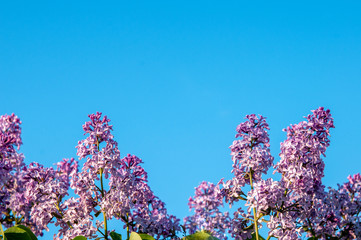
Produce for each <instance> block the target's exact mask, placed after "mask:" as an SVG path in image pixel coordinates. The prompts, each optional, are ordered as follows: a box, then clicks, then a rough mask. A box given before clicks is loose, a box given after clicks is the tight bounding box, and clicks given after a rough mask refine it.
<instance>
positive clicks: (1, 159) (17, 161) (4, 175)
mask: <svg viewBox="0 0 361 240" xmlns="http://www.w3.org/2000/svg"><path fill="white" fill-rule="evenodd" d="M20 124H21V121H20V119H19V118H18V117H17V116H15V115H14V114H11V115H10V116H9V115H3V116H1V117H0V184H6V182H7V181H9V178H10V177H11V174H10V172H12V171H15V170H18V169H20V168H21V167H22V166H24V162H23V161H24V156H23V155H22V154H20V153H18V152H17V151H16V149H18V150H19V149H20V145H21V144H22V141H21V127H20Z"/></svg>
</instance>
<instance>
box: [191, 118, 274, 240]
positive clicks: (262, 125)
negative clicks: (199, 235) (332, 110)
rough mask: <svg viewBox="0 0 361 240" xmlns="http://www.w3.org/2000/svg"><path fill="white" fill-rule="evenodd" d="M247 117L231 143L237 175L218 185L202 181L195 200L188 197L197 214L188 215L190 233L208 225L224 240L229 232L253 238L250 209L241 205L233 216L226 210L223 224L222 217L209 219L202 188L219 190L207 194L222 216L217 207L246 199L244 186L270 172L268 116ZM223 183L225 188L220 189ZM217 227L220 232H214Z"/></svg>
mask: <svg viewBox="0 0 361 240" xmlns="http://www.w3.org/2000/svg"><path fill="white" fill-rule="evenodd" d="M246 119H247V121H245V122H244V123H241V124H239V126H238V127H237V132H238V133H237V134H236V138H240V139H239V140H235V141H234V142H233V144H232V145H231V146H230V149H231V156H232V160H233V170H232V173H233V174H234V177H233V178H232V179H230V180H228V181H225V182H224V181H223V179H222V180H221V181H220V182H219V183H218V184H217V186H214V185H213V184H211V183H209V184H208V185H207V184H206V183H205V182H203V183H202V184H201V185H200V186H199V187H197V188H196V196H195V199H194V200H193V199H192V198H190V199H189V205H190V207H191V209H192V208H193V209H195V214H194V215H193V216H191V217H187V218H185V225H186V226H188V227H189V228H190V229H189V231H190V232H191V233H192V232H194V231H195V230H196V229H199V227H200V226H206V228H205V229H206V230H208V231H210V232H212V233H214V234H215V235H216V236H219V237H220V238H222V239H225V238H226V236H225V233H226V232H228V233H229V234H230V235H231V236H232V237H233V238H235V239H248V238H251V237H252V236H251V233H252V230H253V228H252V225H251V224H250V222H251V219H252V218H254V217H255V216H252V214H251V213H250V212H247V213H246V212H244V211H243V209H242V208H241V207H239V208H238V209H237V210H236V211H235V212H234V213H233V218H230V217H229V216H228V213H227V212H226V213H224V215H225V216H227V217H226V218H225V219H223V221H224V223H223V225H221V224H220V223H219V219H220V218H218V219H212V220H206V218H205V216H207V213H208V214H209V212H210V210H209V209H208V208H206V207H205V206H204V204H205V203H207V202H210V201H209V200H205V199H206V197H205V196H203V195H202V194H201V192H202V190H204V191H209V192H210V193H212V191H210V190H209V189H214V190H213V192H216V193H217V195H214V194H210V193H208V195H206V196H207V197H208V198H211V199H213V203H214V204H211V206H210V208H211V209H212V211H216V213H217V215H219V216H222V213H221V212H220V211H219V210H218V206H222V205H223V199H224V200H225V201H226V202H227V203H229V204H230V207H231V206H232V205H233V204H235V203H236V202H238V201H239V200H247V199H246V197H247V195H246V194H244V192H243V191H242V187H244V186H245V185H246V184H250V185H251V187H252V188H253V184H254V183H257V182H258V181H260V180H261V178H262V174H265V173H267V170H268V169H269V168H270V167H271V166H272V164H273V157H272V156H271V153H270V148H269V147H270V144H269V136H268V132H267V130H269V126H268V124H267V122H266V119H265V118H264V117H263V116H261V115H260V116H259V117H257V116H256V115H255V114H252V115H247V116H246ZM221 186H223V187H222V188H221ZM216 206H217V207H216ZM203 221H205V222H206V224H205V223H204V222H203ZM257 222H258V220H257ZM195 226H198V227H195ZM219 226H223V229H222V230H218V228H219ZM225 228H227V229H228V230H226V229H225ZM215 230H217V231H218V232H215Z"/></svg>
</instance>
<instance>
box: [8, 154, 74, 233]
mask: <svg viewBox="0 0 361 240" xmlns="http://www.w3.org/2000/svg"><path fill="white" fill-rule="evenodd" d="M76 172H77V163H76V161H74V159H70V160H68V159H64V160H63V161H62V162H60V163H58V166H57V169H53V168H51V167H50V168H45V167H43V166H42V165H40V164H38V163H30V164H29V166H24V167H23V168H22V169H21V172H20V173H18V174H17V175H16V178H17V184H18V186H17V189H16V193H15V194H12V195H11V197H10V203H9V205H8V208H9V209H11V210H12V212H13V214H14V215H15V216H18V217H20V216H22V217H23V219H22V222H23V223H25V224H26V225H28V226H30V227H31V229H32V230H33V232H34V233H35V234H36V235H43V230H44V229H45V230H47V231H49V229H48V227H47V225H48V224H49V223H51V221H52V219H53V217H56V216H58V217H59V218H60V215H61V213H60V212H61V209H59V208H58V206H59V203H60V202H62V200H63V198H64V197H65V196H67V195H68V189H69V185H70V184H69V178H70V177H71V176H72V175H74V174H75V173H76Z"/></svg>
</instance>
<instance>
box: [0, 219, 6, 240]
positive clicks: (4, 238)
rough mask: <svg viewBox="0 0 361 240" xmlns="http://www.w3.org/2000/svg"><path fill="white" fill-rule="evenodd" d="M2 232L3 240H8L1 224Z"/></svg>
mask: <svg viewBox="0 0 361 240" xmlns="http://www.w3.org/2000/svg"><path fill="white" fill-rule="evenodd" d="M0 231H1V235H2V239H3V240H6V237H5V233H4V230H3V226H2V224H1V223H0Z"/></svg>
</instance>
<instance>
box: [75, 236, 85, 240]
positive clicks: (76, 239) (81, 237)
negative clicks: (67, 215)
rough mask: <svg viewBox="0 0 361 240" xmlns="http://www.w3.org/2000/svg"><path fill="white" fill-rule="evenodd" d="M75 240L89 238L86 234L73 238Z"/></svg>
mask: <svg viewBox="0 0 361 240" xmlns="http://www.w3.org/2000/svg"><path fill="white" fill-rule="evenodd" d="M73 240H87V239H86V237H84V236H77V237H75V238H73Z"/></svg>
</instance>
